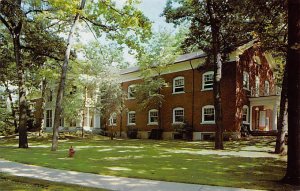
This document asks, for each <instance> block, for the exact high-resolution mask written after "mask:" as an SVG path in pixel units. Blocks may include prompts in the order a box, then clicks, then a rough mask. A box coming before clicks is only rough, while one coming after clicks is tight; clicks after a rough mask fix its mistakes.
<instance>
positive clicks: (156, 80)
mask: <svg viewBox="0 0 300 191" xmlns="http://www.w3.org/2000/svg"><path fill="white" fill-rule="evenodd" d="M183 38H184V32H183V31H182V30H181V31H179V32H178V33H177V34H171V33H169V32H167V31H162V32H158V33H155V34H154V35H153V37H152V39H150V41H149V42H148V43H146V44H145V45H144V49H143V50H144V52H143V53H142V54H140V56H139V58H138V60H139V62H138V64H139V67H140V70H141V77H142V79H143V82H142V83H141V84H139V85H137V87H136V98H137V102H138V103H139V105H140V108H141V110H144V109H146V110H149V109H150V108H158V124H159V125H158V126H159V128H162V114H161V107H162V104H163V101H164V96H163V94H162V93H161V90H162V89H163V87H165V85H166V82H165V80H164V79H163V77H162V75H163V72H164V71H165V70H166V68H167V67H168V65H170V64H172V63H174V62H175V59H176V58H177V56H178V55H179V54H180V44H181V42H182V41H183Z"/></svg>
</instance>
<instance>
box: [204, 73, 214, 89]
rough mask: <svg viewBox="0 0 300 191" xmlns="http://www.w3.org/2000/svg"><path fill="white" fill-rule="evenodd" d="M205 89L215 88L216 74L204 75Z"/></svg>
mask: <svg viewBox="0 0 300 191" xmlns="http://www.w3.org/2000/svg"><path fill="white" fill-rule="evenodd" d="M203 84H204V87H203V88H204V89H211V88H213V84H214V75H213V74H205V75H204V83H203Z"/></svg>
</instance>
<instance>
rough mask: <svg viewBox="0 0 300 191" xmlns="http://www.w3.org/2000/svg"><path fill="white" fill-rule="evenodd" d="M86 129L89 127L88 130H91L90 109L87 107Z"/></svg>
mask: <svg viewBox="0 0 300 191" xmlns="http://www.w3.org/2000/svg"><path fill="white" fill-rule="evenodd" d="M86 121H87V123H86V127H87V130H89V129H90V108H89V107H87V112H86Z"/></svg>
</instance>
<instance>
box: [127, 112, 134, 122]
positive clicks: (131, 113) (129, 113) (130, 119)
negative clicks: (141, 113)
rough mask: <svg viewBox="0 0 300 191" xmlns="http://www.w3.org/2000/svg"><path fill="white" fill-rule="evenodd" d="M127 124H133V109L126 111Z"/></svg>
mask: <svg viewBox="0 0 300 191" xmlns="http://www.w3.org/2000/svg"><path fill="white" fill-rule="evenodd" d="M128 125H135V111H129V112H128Z"/></svg>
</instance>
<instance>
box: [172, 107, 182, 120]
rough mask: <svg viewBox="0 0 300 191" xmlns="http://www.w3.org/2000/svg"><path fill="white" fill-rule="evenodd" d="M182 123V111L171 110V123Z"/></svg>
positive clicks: (178, 109)
mask: <svg viewBox="0 0 300 191" xmlns="http://www.w3.org/2000/svg"><path fill="white" fill-rule="evenodd" d="M183 122H184V109H183V108H181V107H177V108H175V109H173V123H183Z"/></svg>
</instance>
